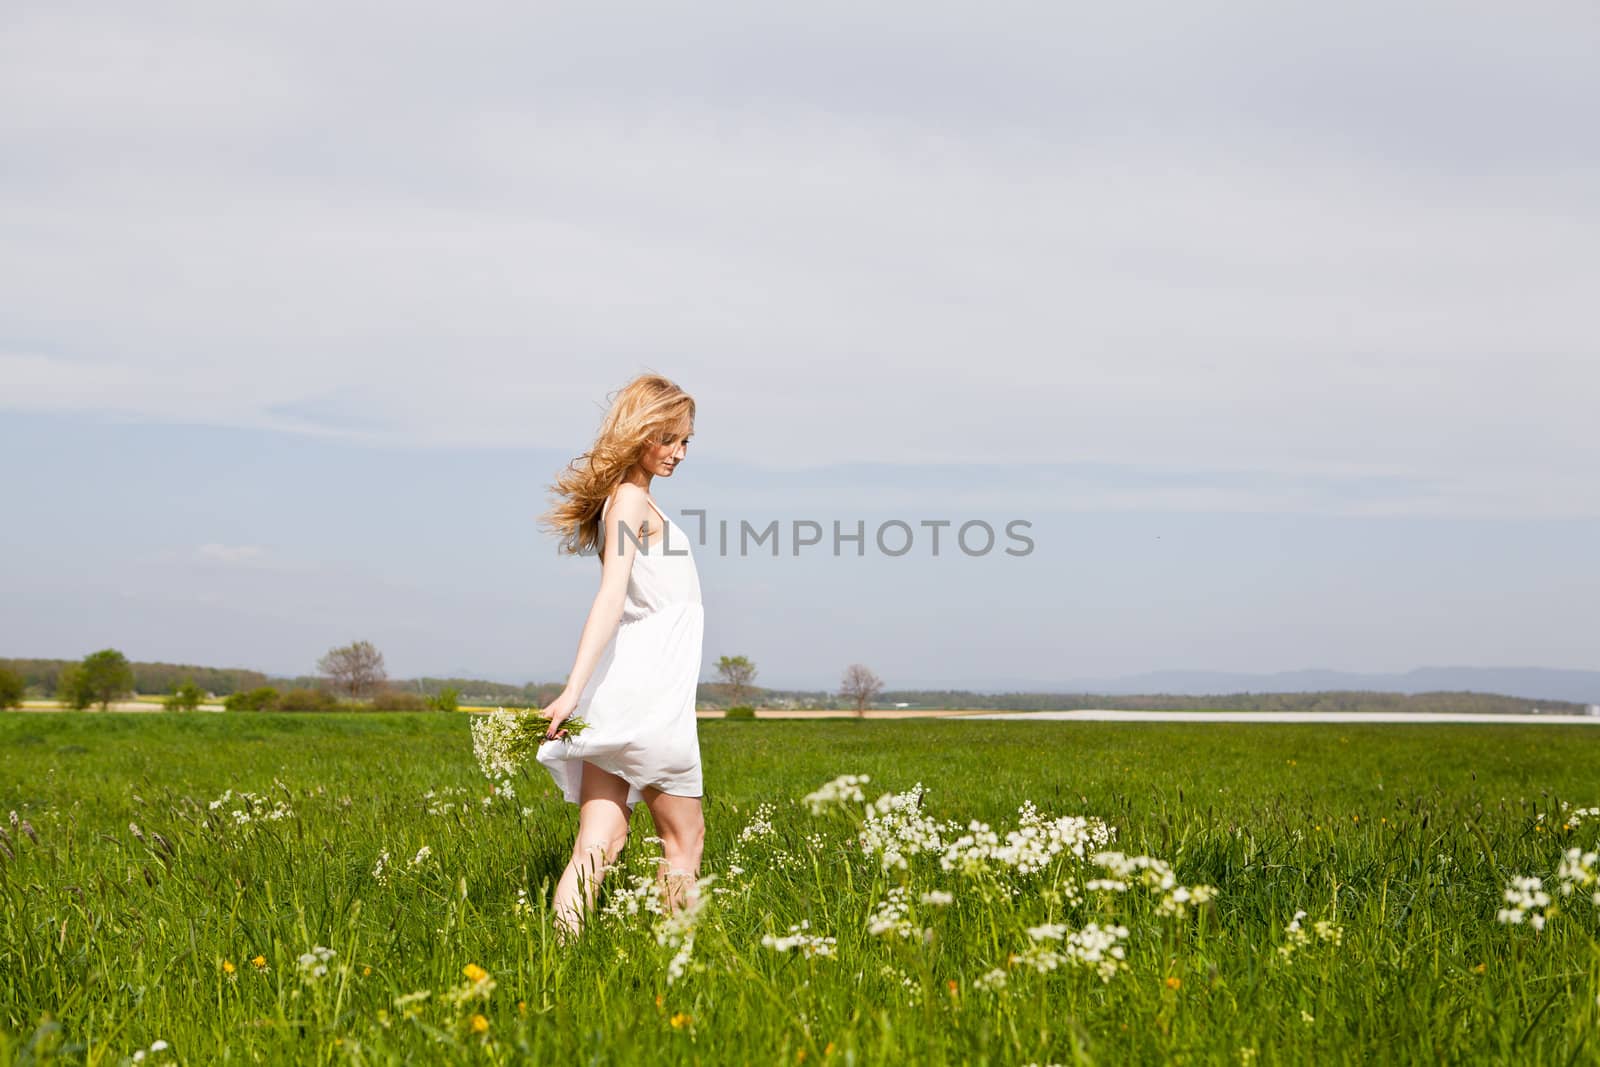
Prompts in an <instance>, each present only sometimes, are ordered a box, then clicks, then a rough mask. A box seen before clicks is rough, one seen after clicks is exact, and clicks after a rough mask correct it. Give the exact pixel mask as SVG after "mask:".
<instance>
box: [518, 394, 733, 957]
mask: <svg viewBox="0 0 1600 1067" xmlns="http://www.w3.org/2000/svg"><path fill="white" fill-rule="evenodd" d="M694 413H695V405H694V398H693V397H691V396H689V394H687V393H685V392H684V391H683V390H682V389H680V388H678V387H677V386H676V385H674V384H673V383H672V382H670V381H668V380H667V379H665V378H663V377H660V376H659V375H654V374H646V375H641V376H639V377H637V378H635V379H634V380H633V381H631V382H629V383H628V384H627V385H626V386H625V387H624V388H623V389H621V390H620V391H619V392H618V393H617V394H616V396H615V398H614V399H613V400H612V402H611V408H610V410H609V411H608V412H607V413H606V417H605V420H604V421H603V422H602V423H601V426H600V434H599V437H598V438H597V439H596V441H595V443H594V447H593V448H591V449H590V450H589V451H588V452H587V453H585V454H584V455H583V456H582V457H580V458H579V459H578V460H576V461H574V462H573V463H572V464H569V465H568V467H567V469H566V470H565V471H564V472H563V473H562V475H561V476H560V477H559V478H558V479H557V481H556V484H555V485H553V486H551V487H550V488H552V489H554V490H555V491H556V492H557V493H558V494H559V495H560V496H561V497H562V498H564V499H563V500H562V501H561V503H559V504H558V505H557V506H556V507H555V509H554V510H553V511H552V512H551V513H550V515H549V516H548V517H547V522H549V523H550V524H551V525H553V526H554V527H555V529H556V530H557V531H558V532H559V533H560V534H561V535H562V537H563V546H562V547H563V549H564V550H565V551H566V552H568V553H582V552H587V551H589V550H590V549H596V550H598V552H599V556H600V563H601V571H600V591H599V592H598V593H596V594H595V598H594V605H593V607H591V608H590V609H589V618H588V621H587V622H585V623H584V627H583V635H582V637H581V638H580V639H579V641H578V653H577V658H576V660H575V661H574V662H573V665H572V672H571V674H569V675H568V676H567V686H566V688H565V689H563V690H562V692H561V695H560V696H558V697H556V699H555V700H554V701H552V702H551V703H550V705H549V706H548V707H546V708H545V714H547V715H548V716H549V717H550V728H549V730H548V732H547V737H548V738H549V740H547V741H545V742H544V743H543V744H542V745H541V746H540V748H539V762H540V763H542V764H544V766H545V767H546V768H547V769H548V770H549V771H550V773H551V775H552V776H554V778H555V780H556V784H557V785H559V786H560V787H561V792H562V795H563V796H564V797H566V799H567V800H569V801H571V802H573V803H575V804H577V805H578V839H577V841H576V842H575V843H574V844H573V848H572V859H571V860H570V861H569V862H568V863H567V867H566V870H565V871H563V872H562V874H561V880H560V882H559V883H558V884H557V885H556V891H555V899H554V901H553V906H554V909H555V914H556V925H557V930H558V932H559V933H560V934H561V935H562V936H563V937H571V936H572V935H575V934H577V933H578V932H579V931H580V930H581V929H582V927H583V922H584V913H585V912H587V911H589V910H592V909H593V908H594V905H595V895H596V893H597V891H598V889H599V883H600V880H601V878H602V877H604V875H605V871H606V868H607V867H609V866H610V865H611V864H613V863H615V862H616V860H617V854H618V853H619V852H620V851H621V850H622V846H623V844H624V843H626V841H627V838H628V820H629V817H630V816H631V815H632V814H633V806H634V805H635V804H636V803H638V801H639V800H640V799H643V800H644V802H645V805H646V806H647V807H648V808H649V809H650V816H651V818H652V819H653V820H654V821H655V824H656V830H657V832H658V833H659V835H660V837H661V849H662V852H663V853H664V856H663V859H662V862H661V864H660V866H659V868H658V870H657V883H658V885H659V887H660V889H661V895H662V898H663V901H664V903H665V906H666V907H667V908H668V909H669V910H676V909H677V908H678V907H679V906H681V905H684V904H692V903H694V901H695V888H696V880H697V878H698V875H699V870H700V852H701V845H702V842H703V841H704V838H705V820H704V817H703V814H702V811H701V798H702V796H703V793H704V790H703V789H702V786H701V775H700V740H699V736H698V734H697V732H696V728H695V713H694V706H695V688H696V686H697V685H698V683H699V678H700V648H701V640H702V636H703V633H704V629H705V613H704V609H703V607H702V605H701V602H700V577H699V574H698V572H697V571H696V570H695V565H694V557H693V556H692V555H690V553H689V535H688V534H687V533H685V532H684V531H683V529H682V528H681V527H679V526H678V525H677V524H676V523H674V522H672V521H671V520H670V519H668V518H666V516H665V515H663V514H662V513H661V510H660V508H658V507H657V506H656V504H655V501H654V499H653V498H652V497H651V495H650V482H651V479H652V478H655V477H657V476H660V477H663V478H670V477H671V476H672V473H673V471H675V470H676V469H677V467H678V465H679V464H680V463H682V462H683V459H684V456H685V454H686V451H687V448H688V444H689V438H690V436H691V435H692V434H693V433H694ZM573 716H575V717H577V718H580V719H583V720H584V721H585V722H586V723H587V726H586V727H585V728H584V729H583V730H582V731H581V732H579V733H577V734H571V733H569V732H568V731H566V730H563V729H562V728H561V724H562V722H563V721H565V720H566V719H567V718H569V717H573Z"/></svg>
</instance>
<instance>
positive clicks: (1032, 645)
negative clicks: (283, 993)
mask: <svg viewBox="0 0 1600 1067" xmlns="http://www.w3.org/2000/svg"><path fill="white" fill-rule="evenodd" d="M1597 54H1600V9H1597V8H1596V7H1595V6H1594V5H1593V4H1592V3H1588V2H1585V3H1571V4H1563V3H1546V4H1540V5H1529V6H1523V7H1520V8H1516V9H1511V8H1507V7H1506V6H1504V5H1488V4H1483V5H1477V4H1461V3H1451V4H1437V5H1434V4H1418V3H1403V4H1394V3H1385V4H1364V3H1351V4H1341V5H1326V4H1323V5H1284V4H1279V3H1274V4H1267V3H1261V4H1255V3H1226V4H1221V5H1203V6H1197V5H1192V4H1177V3H1168V4H1152V5H1145V4H1123V5H1079V4H1065V5H1064V4H1059V3H1056V4H1037V5H1027V4H1003V3H988V4H983V5H977V4H971V5H933V4H900V3H894V4H889V3H874V4H866V5H862V4H859V3H856V4H849V5H846V4H830V3H811V4H806V5H786V6H779V5H750V4H733V3H729V4H709V3H701V4H696V5H692V6H682V5H679V6H675V7H663V6H661V5H639V6H637V7H635V8H632V9H619V8H617V7H614V6H608V7H605V8H603V9H602V8H598V7H595V6H594V5H570V6H554V5H525V4H513V3H506V4H488V3H467V4H458V5H451V6H450V7H449V8H448V9H447V8H445V7H441V6H439V5H428V6H418V5H400V4H382V5H379V4H359V5H358V4H344V5H339V4H328V3H317V4H309V3H307V4H296V3H288V2H284V3H274V4H271V5H256V6H248V7H247V6H243V5H225V6H219V5H216V4H212V3H196V4H157V5H139V6H138V7H137V8H134V7H129V6H128V5H114V4H101V5H97V4H92V3H84V4H73V5H64V4H33V3H11V4H8V5H7V7H6V12H5V14H4V15H3V16H0V100H3V101H4V106H3V107H0V232H3V234H4V240H3V241H0V464H3V467H0V475H3V484H4V487H5V492H6V494H7V505H6V507H5V511H4V514H5V515H6V517H7V521H6V522H4V523H3V524H0V549H3V556H0V585H3V588H4V590H5V594H4V595H5V603H4V609H3V611H0V655H22V656H62V657H67V656H71V657H77V656H81V655H83V654H84V653H85V652H87V651H90V650H92V649H94V648H99V647H104V646H106V645H113V646H115V647H119V648H121V649H123V650H124V651H125V652H127V653H128V654H129V655H130V656H132V657H134V658H139V659H164V660H169V661H182V662H197V663H207V664H215V665H238V666H252V667H258V668H262V669H266V670H269V671H285V672H300V671H309V670H311V668H312V665H313V664H314V662H315V659H316V657H317V656H318V655H319V654H320V653H321V652H323V651H324V650H326V649H327V648H328V647H329V646H330V645H332V644H335V643H344V642H346V641H349V640H354V639H357V638H366V639H370V640H373V641H374V642H376V643H377V644H378V645H379V646H380V647H381V648H383V649H384V650H385V652H386V653H387V655H388V660H389V666H390V669H391V672H392V673H395V674H401V675H409V674H418V673H441V672H470V673H475V674H479V675H483V676H489V677H497V678H505V679H507V680H513V681H525V680H529V679H537V680H552V679H553V680H559V679H560V678H561V677H563V676H564V675H565V673H566V671H567V670H568V668H570V666H571V660H572V655H573V653H574V651H575V648H576V642H577V637H578V633H579V631H580V629H581V626H582V622H583V618H584V615H585V613H586V612H587V609H588V606H589V598H590V597H591V596H592V594H593V591H594V587H595V585H596V583H597V581H598V572H599V567H598V565H597V564H596V563H595V561H594V560H593V559H560V558H558V557H557V556H556V553H555V550H554V542H553V541H552V540H551V539H550V538H548V537H547V536H546V535H544V534H543V533H541V532H540V531H538V530H537V529H536V528H535V527H534V526H533V524H532V518H533V516H534V515H535V514H536V513H537V512H538V511H540V510H542V509H543V508H544V507H545V506H546V503H547V500H546V491H545V487H546V486H547V485H548V484H549V482H550V481H551V479H552V478H553V477H554V475H555V473H556V471H557V470H558V469H559V468H560V467H561V466H562V465H563V464H564V463H565V462H566V461H567V460H568V459H569V458H571V457H573V456H576V455H578V454H579V453H581V452H582V451H583V450H584V449H585V448H586V447H587V446H588V444H589V443H590V441H591V440H592V436H593V433H594V430H595V428H596V425H597V423H598V421H599V417H600V415H601V413H602V411H603V406H604V402H605V397H606V394H607V393H608V392H610V391H612V390H615V389H616V388H618V387H619V386H621V385H622V384H623V383H624V382H626V381H627V380H628V378H630V377H631V376H632V375H634V374H636V373H639V372H640V371H644V370H653V371H658V372H660V373H663V374H666V375H667V376H669V377H671V378H673V379H674V380H676V381H677V382H679V384H681V385H682V386H683V387H684V388H686V389H687V390H689V391H690V392H691V393H692V394H694V396H695V397H696V399H697V401H698V402H699V405H700V414H699V418H698V421H697V426H696V437H695V440H694V442H693V444H692V445H691V446H690V448H691V451H690V457H689V462H687V463H686V464H684V465H683V467H682V468H681V469H680V470H679V472H678V473H677V474H676V475H675V476H674V477H673V478H672V479H671V480H670V481H661V480H658V481H657V483H656V485H655V486H654V489H653V492H654V495H655V496H656V499H657V500H658V501H659V502H660V503H661V504H662V505H663V507H665V508H667V509H668V512H669V514H671V515H673V516H674V517H675V518H677V519H678V521H679V522H680V523H682V524H683V525H685V526H687V527H690V528H691V529H697V528H698V527H697V524H696V521H695V520H694V519H693V518H692V517H690V516H688V515H687V514H685V513H686V511H687V509H705V511H706V512H707V516H708V518H709V519H711V520H712V521H713V522H717V521H720V520H723V519H727V520H728V521H730V522H731V523H732V524H733V525H734V527H735V532H736V528H737V524H738V522H739V520H740V519H744V520H747V521H749V522H751V523H753V524H755V525H757V526H764V525H765V524H766V523H767V522H769V521H771V520H773V519H778V520H782V521H784V522H785V523H787V522H788V521H789V520H791V519H795V518H801V519H811V520H814V521H816V522H819V523H821V524H822V525H823V526H824V527H825V528H828V529H831V525H832V523H833V522H834V521H839V522H841V523H842V524H844V525H845V527H846V528H849V529H853V528H854V525H855V523H856V522H857V521H862V522H864V523H866V525H867V529H868V542H869V543H868V546H867V551H866V554H865V555H864V556H862V557H859V558H858V557H854V556H846V557H844V558H836V557H834V556H833V555H832V554H831V551H826V549H827V548H828V546H827V545H826V543H825V545H824V548H823V550H813V551H812V552H811V553H809V554H805V553H803V554H802V555H801V556H800V557H795V556H793V555H791V554H790V553H789V548H790V545H789V542H788V540H787V533H785V535H784V536H785V540H784V542H783V544H782V549H783V552H784V554H783V555H782V556H780V557H779V558H778V559H772V558H770V556H769V557H766V558H761V557H756V556H740V555H738V554H737V550H736V547H735V550H733V551H731V552H730V553H729V554H727V555H724V554H722V553H721V552H720V551H719V550H718V545H717V540H716V537H715V535H714V531H713V536H712V538H710V539H709V540H708V541H707V543H706V544H704V545H696V546H694V551H695V552H696V554H697V559H698V561H699V566H700V572H701V579H702V585H703V590H704V595H705V600H706V605H707V633H706V658H707V664H708V670H707V675H706V676H707V677H708V678H709V677H710V671H709V664H710V663H711V662H712V661H714V660H715V658H716V657H717V656H718V655H722V654H735V653H745V654H748V655H750V656H751V657H752V658H754V659H755V660H756V661H757V664H758V665H759V667H760V668H761V676H760V680H761V681H762V682H765V683H767V684H771V685H786V686H809V687H814V688H825V687H833V686H836V685H837V681H838V677H839V674H840V673H841V672H842V670H843V668H844V666H845V665H846V664H848V663H850V662H852V661H856V660H859V661H862V662H866V663H868V664H869V665H871V666H872V667H874V669H876V670H877V672H878V673H879V674H880V675H881V676H882V677H883V678H884V680H885V682H886V683H888V684H889V686H890V687H891V688H895V687H913V686H920V685H936V684H970V685H984V684H988V683H990V682H994V683H995V684H1001V683H1002V682H1003V681H1009V680H1017V679H1039V680H1050V679H1069V678H1075V677H1084V676H1107V675H1113V674H1118V673H1128V672H1134V671H1142V670H1150V669H1158V668H1215V669H1221V670H1251V671H1272V670H1283V669H1292V668H1299V667H1333V668H1342V669H1350V670H1373V671H1377V670H1404V669H1406V668H1409V667H1413V666H1418V665H1423V664H1439V665H1476V666H1491V665H1542V666H1552V667H1572V668H1584V667H1588V668H1593V667H1595V666H1596V665H1597V661H1596V649H1597V648H1600V640H1597V638H1600V621H1597V613H1596V608H1597V605H1600V563H1597V553H1596V551H1595V549H1594V545H1596V544H1600V478H1597V477H1596V471H1597V469H1600V402H1597V399H1600V341H1597V336H1600V334H1597V330H1596V320H1595V311H1594V307H1595V293H1596V292H1600V258H1597V256H1596V252H1595V249H1596V248H1600V197H1596V195H1595V190H1596V189H1597V188H1600V134H1597V132H1596V125H1595V123H1594V121H1593V115H1592V111H1593V104H1594V101H1595V100H1597V99H1600V64H1596V63H1595V62H1594V57H1595V56H1596V55H1597ZM889 519H899V520H901V521H903V522H906V523H908V524H910V525H911V526H912V527H913V528H914V529H918V530H919V536H918V538H917V540H916V542H915V543H914V545H913V547H912V549H911V551H910V552H908V553H907V554H905V555H904V556H900V557H890V556H887V555H885V554H883V553H882V552H880V551H878V549H877V546H876V545H874V544H872V543H871V542H872V536H871V534H872V531H873V530H874V529H875V528H876V527H877V525H878V524H879V523H882V522H884V521H886V520H889ZM937 519H943V520H950V521H951V522H952V523H953V524H955V525H960V524H961V523H962V522H965V521H968V520H972V519H982V520H985V521H987V522H989V523H991V525H993V526H994V527H996V528H997V529H999V530H1002V541H1001V543H1000V545H999V546H998V547H997V549H996V551H994V552H992V553H989V554H987V555H980V556H966V555H964V554H962V553H960V552H954V553H952V552H950V550H949V546H948V544H946V545H945V546H944V551H943V552H942V553H941V555H940V556H938V557H935V556H933V555H932V554H931V551H930V546H929V544H928V542H927V540H926V538H925V537H924V536H923V535H922V532H921V528H919V524H920V523H921V522H922V521H924V520H928V521H931V520H937ZM1013 519H1021V520H1024V521H1027V522H1029V523H1031V527H1030V528H1029V531H1028V535H1029V536H1030V537H1031V539H1032V542H1033V549H1032V551H1031V552H1030V553H1029V554H1027V555H1024V556H1008V555H1006V554H1005V553H1004V552H1003V551H1001V549H1002V548H1003V547H1004V546H1005V544H1006V543H1007V542H1005V540H1004V535H1003V528H1004V525H1005V523H1006V522H1008V521H1010V520H1013ZM946 536H947V537H948V536H949V535H948V534H947V535H946Z"/></svg>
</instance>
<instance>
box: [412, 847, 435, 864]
mask: <svg viewBox="0 0 1600 1067" xmlns="http://www.w3.org/2000/svg"><path fill="white" fill-rule="evenodd" d="M432 855H433V849H431V848H429V847H428V846H427V845H423V846H422V847H421V848H419V849H417V854H416V855H415V856H412V857H411V864H410V866H411V869H412V870H416V869H417V868H418V867H421V866H422V865H423V864H425V863H427V862H428V858H429V857H430V856H432Z"/></svg>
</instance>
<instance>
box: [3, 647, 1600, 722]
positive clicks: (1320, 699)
mask: <svg viewBox="0 0 1600 1067" xmlns="http://www.w3.org/2000/svg"><path fill="white" fill-rule="evenodd" d="M714 667H715V669H716V673H717V676H718V678H719V679H720V680H719V681H716V682H703V683H701V684H700V685H699V686H698V689H697V693H696V702H697V704H698V705H699V706H701V707H710V708H724V709H739V710H740V711H742V710H743V709H745V708H751V707H753V706H754V705H757V704H759V705H762V706H765V707H778V708H799V709H815V710H840V709H850V710H854V711H856V712H857V713H858V714H859V713H861V712H863V711H865V710H866V709H868V708H881V707H897V706H905V707H907V708H914V709H924V710H929V709H933V710H937V709H979V710H985V711H1046V710H1053V709H1057V708H1071V707H1096V708H1109V709H1114V710H1135V711H1193V710H1206V709H1228V710H1237V711H1410V712H1423V713H1429V712H1436V713H1444V712H1469V713H1482V714H1490V713H1510V714H1527V713H1529V712H1531V711H1533V710H1534V709H1536V708H1537V709H1538V710H1540V711H1542V712H1544V713H1546V714H1552V715H1576V714H1582V713H1583V712H1584V711H1585V710H1587V709H1586V707H1585V706H1584V705H1582V704H1577V703H1572V702H1568V701H1560V700H1530V699H1528V698H1525V697H1513V696H1505V695H1502V694H1498V693H1476V692H1430V693H1412V694H1407V693H1384V692H1371V691H1364V690H1332V691H1321V692H1310V693H1227V694H1219V695H1208V696H1185V695H1175V694H1139V695H1122V696H1107V695H1104V694H1097V693H1027V692H1014V693H976V692H972V691H971V690H964V689H939V690H922V689H899V690H885V689H884V688H883V683H882V681H881V680H880V679H879V678H878V677H877V676H876V675H875V674H873V672H872V671H871V670H869V669H868V668H867V667H866V666H864V665H863V664H859V663H856V664H851V665H850V666H849V667H848V668H846V670H845V672H844V677H843V678H842V679H841V682H840V686H839V688H838V690H836V691H833V692H829V691H826V690H784V689H772V688H764V687H760V686H757V685H756V684H755V682H756V675H757V670H756V666H755V664H754V663H753V662H752V661H751V660H750V659H749V657H747V656H722V657H721V658H720V659H718V661H717V662H716V663H715V664H714ZM317 669H318V671H319V672H320V673H318V674H308V675H301V676H297V677H293V678H288V677H274V676H270V675H267V674H266V673H264V672H261V671H252V670H246V669H243V668H219V667H203V666H189V665H183V664H173V663H143V662H137V661H128V660H127V659H125V658H124V657H123V656H122V654H121V653H120V652H117V651H116V650H114V649H103V650H101V651H99V652H95V653H91V654H90V655H88V656H86V657H84V659H83V660H62V659H0V707H15V706H20V704H21V702H22V700H23V699H24V698H25V697H27V696H30V695H31V696H34V697H36V698H52V697H53V698H55V699H56V700H58V701H60V702H62V703H63V704H66V705H68V706H72V707H88V706H90V705H92V704H100V705H101V706H102V707H104V706H107V705H108V704H109V702H110V701H113V700H116V699H120V698H121V697H122V696H125V695H130V694H132V693H134V692H138V693H145V694H165V695H167V697H168V703H169V705H171V704H173V703H174V699H176V703H177V706H180V707H187V706H198V704H199V703H200V701H201V700H204V699H216V698H222V699H223V702H224V704H225V705H226V706H228V707H230V708H233V709H240V710H243V709H248V710H271V709H277V710H286V711H288V710H296V711H300V710H303V711H315V710H326V709H330V708H334V707H341V706H352V705H360V706H365V707H371V708H377V709H380V710H423V709H427V708H446V709H454V708H456V707H458V706H460V705H461V704H477V705H499V706H504V707H523V708H542V707H544V706H546V705H548V704H549V703H550V702H551V701H552V700H554V699H555V698H556V697H557V696H558V695H559V694H560V693H561V690H562V688H563V687H564V684H565V683H563V682H527V683H525V684H523V685H520V686H519V685H510V684H506V683H502V682H491V681H486V680H483V679H475V678H431V677H423V678H414V679H406V680H390V679H389V678H388V675H387V672H386V671H385V669H384V664H383V654H382V653H381V652H379V651H378V650H377V648H376V647H374V646H373V645H372V644H371V643H370V642H366V641H356V642H352V643H351V644H349V645H344V646H341V647H339V648H335V649H331V650H329V652H328V653H327V654H326V655H325V656H323V657H322V658H321V659H320V660H319V661H318V663H317Z"/></svg>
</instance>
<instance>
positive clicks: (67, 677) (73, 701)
mask: <svg viewBox="0 0 1600 1067" xmlns="http://www.w3.org/2000/svg"><path fill="white" fill-rule="evenodd" d="M55 694H56V700H57V701H59V702H60V704H61V706H62V707H64V708H76V709H77V710H79V711H82V710H83V709H84V708H86V707H88V706H89V692H88V690H87V689H85V688H84V686H83V665H82V664H80V663H63V664H62V665H61V669H60V670H58V671H56V685H55Z"/></svg>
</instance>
